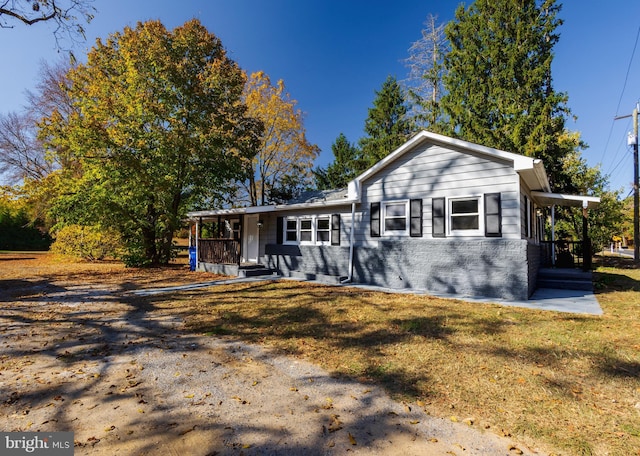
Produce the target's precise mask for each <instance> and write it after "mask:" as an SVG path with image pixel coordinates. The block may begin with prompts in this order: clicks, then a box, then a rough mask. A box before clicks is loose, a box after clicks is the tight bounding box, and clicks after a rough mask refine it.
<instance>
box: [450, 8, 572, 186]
mask: <svg viewBox="0 0 640 456" xmlns="http://www.w3.org/2000/svg"><path fill="white" fill-rule="evenodd" d="M538 3H540V4H538ZM555 3H556V2H555V0H543V1H542V2H539V0H477V1H476V2H474V3H473V4H472V5H471V6H469V7H468V8H465V7H464V5H462V6H460V7H459V8H458V9H457V11H456V16H455V20H454V21H452V22H451V23H449V24H448V25H447V27H446V36H447V38H448V40H449V42H450V46H451V49H450V51H449V53H448V54H447V56H446V58H445V67H446V70H447V74H446V75H445V88H446V91H447V93H446V95H444V97H443V98H442V100H441V104H442V107H443V109H444V112H445V115H446V117H448V119H449V124H448V133H450V134H455V135H457V136H459V137H461V138H462V139H465V140H468V141H472V142H476V143H479V144H483V145H486V146H490V147H495V148H499V149H503V150H507V151H512V152H516V153H520V154H523V155H527V156H530V157H536V158H541V159H543V161H544V162H545V165H546V167H547V171H548V172H549V177H550V180H551V181H552V185H554V186H555V187H556V189H557V190H562V188H563V187H564V186H565V185H566V183H567V181H566V179H565V178H564V177H563V176H562V158H563V156H564V155H566V153H567V152H568V151H567V148H566V147H565V146H563V145H562V144H560V141H561V139H560V138H561V135H562V134H563V132H564V126H565V118H566V116H567V115H569V110H568V108H567V105H566V103H567V95H566V94H564V93H560V92H556V91H555V90H554V88H553V85H552V77H551V63H552V61H553V46H554V45H555V44H556V43H557V42H558V39H559V35H558V33H557V32H556V29H557V28H558V27H559V26H560V25H561V24H562V21H561V20H560V19H559V18H558V13H559V11H560V6H559V5H556V4H555Z"/></svg>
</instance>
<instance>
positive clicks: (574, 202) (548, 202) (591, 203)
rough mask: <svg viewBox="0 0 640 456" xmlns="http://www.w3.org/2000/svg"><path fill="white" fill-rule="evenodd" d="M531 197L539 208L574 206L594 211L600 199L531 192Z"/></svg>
mask: <svg viewBox="0 0 640 456" xmlns="http://www.w3.org/2000/svg"><path fill="white" fill-rule="evenodd" d="M531 196H532V197H533V199H534V201H535V202H536V203H538V204H539V205H541V206H574V207H582V208H585V209H595V208H596V207H598V205H599V204H600V198H599V197H597V196H584V195H564V194H561V193H549V192H531Z"/></svg>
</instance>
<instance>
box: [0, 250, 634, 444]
mask: <svg viewBox="0 0 640 456" xmlns="http://www.w3.org/2000/svg"><path fill="white" fill-rule="evenodd" d="M603 261H605V260H603ZM616 261H618V263H616V264H611V263H603V264H601V265H600V266H599V267H598V270H597V271H596V273H595V275H594V280H595V282H596V290H597V291H596V293H597V297H598V300H599V302H600V304H601V306H602V308H603V310H604V315H603V316H586V315H577V314H566V313H558V312H545V311H536V310H530V309H518V308H513V307H501V306H498V305H491V304H472V303H466V302H463V301H455V300H443V299H438V298H433V297H428V296H412V295H407V294H386V293H378V292H370V291H363V290H360V289H356V288H348V287H344V288H343V287H328V286H320V285H313V284H306V283H299V282H290V281H281V282H256V283H245V284H235V285H226V286H218V287H214V288H207V289H194V290H189V291H182V292H179V293H174V294H171V295H157V296H152V297H148V298H140V299H141V300H142V299H144V300H146V301H145V302H148V303H151V304H153V307H154V308H155V309H158V310H162V311H164V312H174V313H177V314H179V315H180V316H181V317H183V318H185V322H186V325H187V327H188V328H189V329H190V330H191V331H193V332H197V333H201V334H208V335H210V336H212V337H233V338H237V339H243V340H246V341H248V342H254V343H259V344H262V345H265V346H268V347H271V348H273V349H274V350H277V351H279V352H282V353H286V354H289V355H292V356H297V357H301V358H305V359H307V360H309V361H311V362H314V363H317V364H319V365H321V366H322V367H324V368H325V369H327V370H329V371H331V372H333V373H335V375H343V376H349V377H352V378H355V379H358V380H361V381H363V382H372V383H378V384H381V385H383V386H384V387H385V388H386V389H387V390H388V391H389V392H390V393H391V394H392V395H393V396H395V397H396V398H398V399H403V400H409V401H412V402H413V404H414V406H419V407H422V408H424V409H425V410H426V411H427V412H428V413H430V414H432V415H435V416H440V417H445V418H449V417H456V418H457V419H458V420H459V421H461V422H462V421H465V420H467V418H472V420H471V421H472V422H473V426H474V427H476V428H479V429H489V430H490V431H493V432H495V433H499V434H504V435H513V436H514V437H516V438H517V439H518V440H520V441H522V442H524V443H528V444H530V445H531V446H532V447H540V446H542V447H543V449H544V448H545V447H546V451H547V453H550V452H555V454H558V453H560V454H563V455H588V454H595V455H601V454H610V455H637V454H638V449H639V448H640V408H639V407H640V405H639V404H640V270H638V269H635V268H632V267H631V264H630V263H629V262H626V263H625V262H620V261H619V260H616ZM3 266H6V267H4V268H3V269H2V270H0V292H2V290H3V288H4V289H5V291H8V289H9V288H10V287H13V285H14V284H15V281H16V280H23V281H30V282H39V281H44V282H46V283H47V284H49V285H55V286H64V283H65V281H68V280H79V281H82V283H100V284H104V283H113V284H118V285H119V289H122V290H129V289H135V288H145V287H151V286H164V285H168V284H179V283H190V282H194V281H207V280H210V277H208V276H207V275H206V274H190V273H189V272H187V271H186V269H185V268H186V266H185V265H183V266H182V268H178V267H174V268H166V269H162V270H137V269H124V268H122V267H120V266H118V265H114V264H110V265H100V264H97V265H94V264H80V265H76V266H74V265H71V264H66V263H64V264H61V263H56V262H54V261H51V262H47V260H46V258H38V259H37V260H25V261H24V265H23V266H22V270H21V269H20V267H19V265H15V264H14V263H12V262H9V261H5V262H4V264H3ZM24 267H27V273H25V269H24ZM12 281H13V282H12ZM3 283H4V284H5V285H6V287H3Z"/></svg>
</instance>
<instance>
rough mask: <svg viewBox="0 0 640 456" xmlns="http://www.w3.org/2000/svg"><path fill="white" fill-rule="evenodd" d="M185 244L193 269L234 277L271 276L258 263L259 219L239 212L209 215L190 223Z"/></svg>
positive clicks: (271, 271)
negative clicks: (190, 252)
mask: <svg viewBox="0 0 640 456" xmlns="http://www.w3.org/2000/svg"><path fill="white" fill-rule="evenodd" d="M193 221H194V222H195V223H194V224H193V225H192V227H191V231H190V238H189V245H190V246H191V248H192V249H193V250H194V252H193V256H194V258H193V266H192V268H193V270H199V271H205V272H212V273H215V274H223V275H228V276H234V277H254V276H264V275H272V274H273V270H271V269H269V268H267V267H265V266H264V265H263V264H261V263H260V255H259V242H260V229H261V227H262V220H261V219H260V218H259V217H258V215H256V214H244V213H242V212H241V210H238V211H233V213H232V214H225V215H221V214H212V215H208V216H203V217H198V218H197V219H195V220H193Z"/></svg>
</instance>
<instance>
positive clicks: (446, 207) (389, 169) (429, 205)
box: [188, 131, 599, 300]
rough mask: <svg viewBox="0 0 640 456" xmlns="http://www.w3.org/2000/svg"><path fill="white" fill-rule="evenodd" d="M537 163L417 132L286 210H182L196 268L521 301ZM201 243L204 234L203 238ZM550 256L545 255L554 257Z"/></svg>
mask: <svg viewBox="0 0 640 456" xmlns="http://www.w3.org/2000/svg"><path fill="white" fill-rule="evenodd" d="M598 203H599V199H598V198H596V197H590V196H572V195H562V194H556V193H552V192H551V189H550V186H549V181H548V178H547V174H546V172H545V169H544V166H543V163H542V162H541V161H540V160H537V159H533V158H530V157H526V156H523V155H518V154H514V153H510V152H505V151H502V150H497V149H493V148H490V147H485V146H482V145H478V144H473V143H470V142H467V141H462V140H459V139H454V138H450V137H447V136H443V135H439V134H435V133H431V132H428V131H421V132H419V133H418V134H416V135H415V136H414V137H412V138H411V139H410V140H409V141H407V142H406V143H405V144H403V145H402V146H401V147H399V148H398V149H396V150H395V151H393V152H392V153H391V154H390V155H388V156H387V157H385V158H384V159H383V160H381V161H380V162H378V163H376V164H375V165H374V166H372V167H371V168H369V169H368V170H366V171H365V172H364V173H362V174H361V175H359V176H358V177H356V178H355V179H353V180H352V181H351V182H349V185H348V188H346V189H343V190H335V191H323V192H310V193H307V194H303V195H302V197H301V198H299V199H297V200H293V201H290V202H288V203H287V204H279V205H270V206H257V207H243V208H231V209H213V210H207V211H197V212H191V213H189V214H188V217H189V220H190V222H191V224H192V230H191V232H192V233H193V236H192V239H191V245H193V246H195V247H196V258H197V269H199V270H207V271H215V272H221V273H227V274H234V275H238V274H241V273H242V270H243V268H246V267H252V266H253V267H258V266H257V265H260V267H264V268H266V269H268V270H271V271H274V272H276V273H277V274H279V275H281V276H285V277H299V278H308V279H316V280H324V281H333V282H343V283H358V284H372V285H379V286H383V287H389V288H396V289H398V288H409V289H417V290H424V291H427V292H432V293H434V294H453V295H461V296H481V297H496V298H505V299H520V300H521V299H527V298H528V297H529V296H531V294H532V293H533V291H534V290H535V287H536V278H537V274H538V270H539V268H540V267H541V265H542V263H543V254H544V251H543V249H542V248H541V245H542V241H543V226H544V225H543V223H542V222H543V220H542V216H541V211H539V210H537V209H538V208H541V207H548V206H554V207H555V205H572V206H580V207H583V213H584V214H585V228H584V232H585V233H586V214H587V210H588V209H589V208H592V207H595V206H596V205H597V204H598ZM203 235H205V236H206V238H205V237H203ZM552 257H553V255H552Z"/></svg>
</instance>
